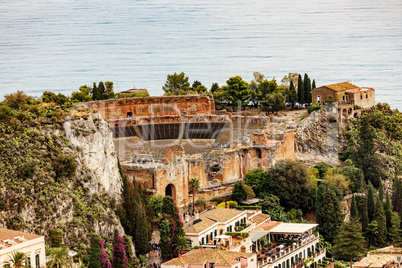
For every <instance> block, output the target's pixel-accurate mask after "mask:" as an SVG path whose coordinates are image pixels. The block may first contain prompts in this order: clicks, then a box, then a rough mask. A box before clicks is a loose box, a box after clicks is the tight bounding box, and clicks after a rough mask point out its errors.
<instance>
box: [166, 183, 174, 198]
mask: <svg viewBox="0 0 402 268" xmlns="http://www.w3.org/2000/svg"><path fill="white" fill-rule="evenodd" d="M165 196H170V197H172V198H173V200H176V187H175V186H174V184H172V183H169V184H168V185H167V186H166V187H165Z"/></svg>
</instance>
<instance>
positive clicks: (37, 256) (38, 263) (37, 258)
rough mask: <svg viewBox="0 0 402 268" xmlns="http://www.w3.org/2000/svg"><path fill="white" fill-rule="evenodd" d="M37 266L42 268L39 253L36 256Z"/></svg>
mask: <svg viewBox="0 0 402 268" xmlns="http://www.w3.org/2000/svg"><path fill="white" fill-rule="evenodd" d="M35 267H36V268H40V261H39V254H36V256H35Z"/></svg>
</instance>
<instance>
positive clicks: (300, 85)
mask: <svg viewBox="0 0 402 268" xmlns="http://www.w3.org/2000/svg"><path fill="white" fill-rule="evenodd" d="M297 102H298V103H299V104H300V105H304V103H305V99H304V84H303V79H302V77H301V75H300V74H299V78H298V83H297Z"/></svg>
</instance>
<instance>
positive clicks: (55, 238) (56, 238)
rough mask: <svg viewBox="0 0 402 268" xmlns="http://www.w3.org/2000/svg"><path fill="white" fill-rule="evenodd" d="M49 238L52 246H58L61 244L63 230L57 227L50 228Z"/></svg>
mask: <svg viewBox="0 0 402 268" xmlns="http://www.w3.org/2000/svg"><path fill="white" fill-rule="evenodd" d="M49 239H50V246H51V247H52V248H59V247H61V246H62V244H63V232H62V231H61V230H59V229H50V230H49Z"/></svg>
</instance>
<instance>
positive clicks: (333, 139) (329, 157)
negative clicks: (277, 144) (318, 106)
mask: <svg viewBox="0 0 402 268" xmlns="http://www.w3.org/2000/svg"><path fill="white" fill-rule="evenodd" d="M339 143H340V139H339V125H338V122H337V120H336V116H334V115H333V113H332V112H330V113H329V112H325V111H315V112H312V113H311V114H310V116H309V117H307V118H305V119H304V120H303V121H302V122H301V124H300V125H299V126H298V128H297V130H296V134H295V147H296V157H297V160H299V161H302V162H305V163H306V164H307V165H311V166H312V165H314V164H316V163H318V162H321V161H324V162H327V163H329V164H331V165H336V164H337V162H338V150H339Z"/></svg>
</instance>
